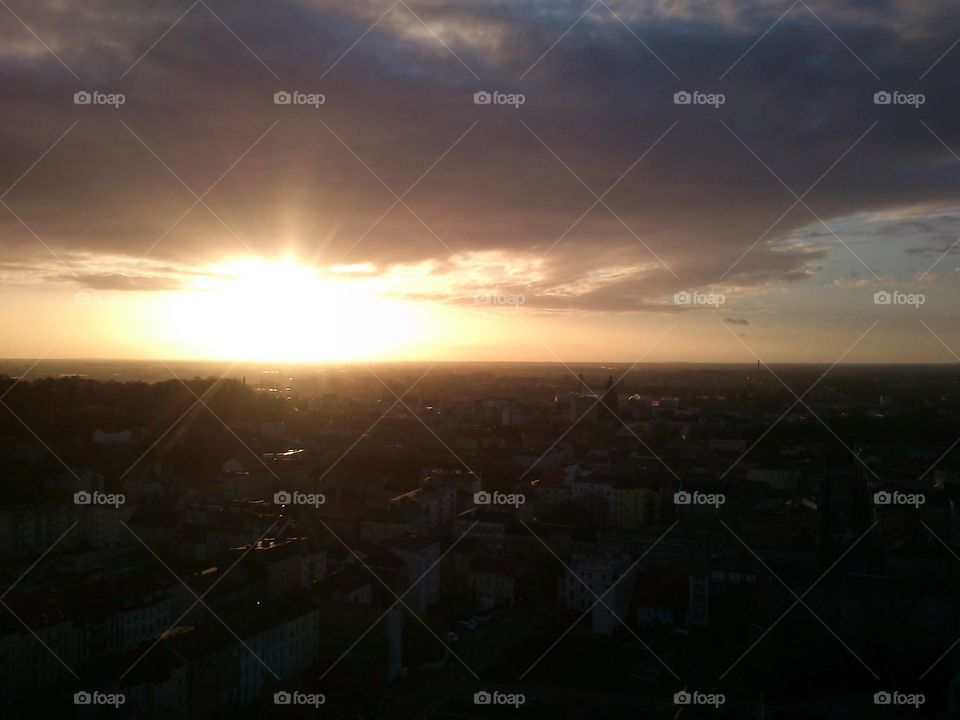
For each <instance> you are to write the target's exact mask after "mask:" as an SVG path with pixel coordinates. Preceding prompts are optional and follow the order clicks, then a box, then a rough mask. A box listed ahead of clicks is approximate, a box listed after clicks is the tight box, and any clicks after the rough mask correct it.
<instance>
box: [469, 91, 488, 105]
mask: <svg viewBox="0 0 960 720" xmlns="http://www.w3.org/2000/svg"><path fill="white" fill-rule="evenodd" d="M492 102H493V95H491V94H490V93H488V92H487V91H486V90H481V91H480V92H475V93H474V94H473V104H474V105H489V104H490V103H492Z"/></svg>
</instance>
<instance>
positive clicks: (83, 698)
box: [73, 690, 93, 705]
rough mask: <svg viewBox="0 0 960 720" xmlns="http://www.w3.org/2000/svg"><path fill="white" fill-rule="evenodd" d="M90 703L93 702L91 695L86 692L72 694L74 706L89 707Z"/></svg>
mask: <svg viewBox="0 0 960 720" xmlns="http://www.w3.org/2000/svg"><path fill="white" fill-rule="evenodd" d="M92 702H93V695H91V694H90V693H88V692H87V691H86V690H81V691H80V692H75V693H74V694H73V704H74V705H89V704H90V703H92Z"/></svg>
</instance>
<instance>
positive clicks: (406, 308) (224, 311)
mask: <svg viewBox="0 0 960 720" xmlns="http://www.w3.org/2000/svg"><path fill="white" fill-rule="evenodd" d="M200 277H201V278H202V279H200V280H198V281H196V283H195V284H194V286H193V287H191V288H190V289H189V290H188V291H184V292H180V293H177V295H176V298H175V301H174V302H173V303H172V306H171V308H170V317H169V318H168V320H169V322H170V323H171V330H172V333H173V335H174V337H175V338H176V342H177V344H178V345H179V346H181V347H182V348H183V350H184V352H185V353H187V354H189V355H191V356H193V357H210V358H223V359H232V360H265V361H297V362H309V361H316V362H325V361H346V360H366V359H371V360H382V359H390V358H392V357H395V356H396V355H397V353H398V352H400V350H401V349H402V348H403V347H405V346H407V345H410V344H411V343H413V342H415V341H416V340H417V339H418V337H419V335H420V333H421V330H422V326H423V318H422V316H421V313H420V312H419V311H418V309H417V308H416V307H415V306H414V304H413V303H410V302H406V301H403V300H401V299H397V298H395V297H390V292H389V290H390V288H389V287H388V286H387V284H386V283H385V281H384V280H383V279H381V278H378V277H377V276H375V275H373V274H371V273H368V272H349V271H347V272H332V271H329V270H327V271H324V270H320V269H317V268H313V267H309V266H307V265H303V264H300V263H298V262H297V261H296V260H295V259H291V258H288V259H285V260H281V261H272V260H265V259H262V258H242V259H238V260H234V261H231V262H228V263H224V264H217V265H212V266H210V267H208V268H207V269H206V270H205V271H204V273H203V274H202V275H201V276H200Z"/></svg>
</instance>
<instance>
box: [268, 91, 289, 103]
mask: <svg viewBox="0 0 960 720" xmlns="http://www.w3.org/2000/svg"><path fill="white" fill-rule="evenodd" d="M292 102H293V95H291V94H290V93H288V92H287V91H286V90H281V91H280V92H275V93H274V94H273V104H274V105H289V104H290V103H292Z"/></svg>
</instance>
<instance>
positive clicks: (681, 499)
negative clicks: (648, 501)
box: [673, 490, 693, 505]
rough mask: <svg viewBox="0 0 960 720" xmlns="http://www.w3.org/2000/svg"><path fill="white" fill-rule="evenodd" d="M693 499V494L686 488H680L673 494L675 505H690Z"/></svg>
mask: <svg viewBox="0 0 960 720" xmlns="http://www.w3.org/2000/svg"><path fill="white" fill-rule="evenodd" d="M692 500H693V495H691V494H690V493H688V492H687V491H686V490H680V491H678V492H675V493H674V494H673V504H674V505H689V504H690V503H691V502H692Z"/></svg>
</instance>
